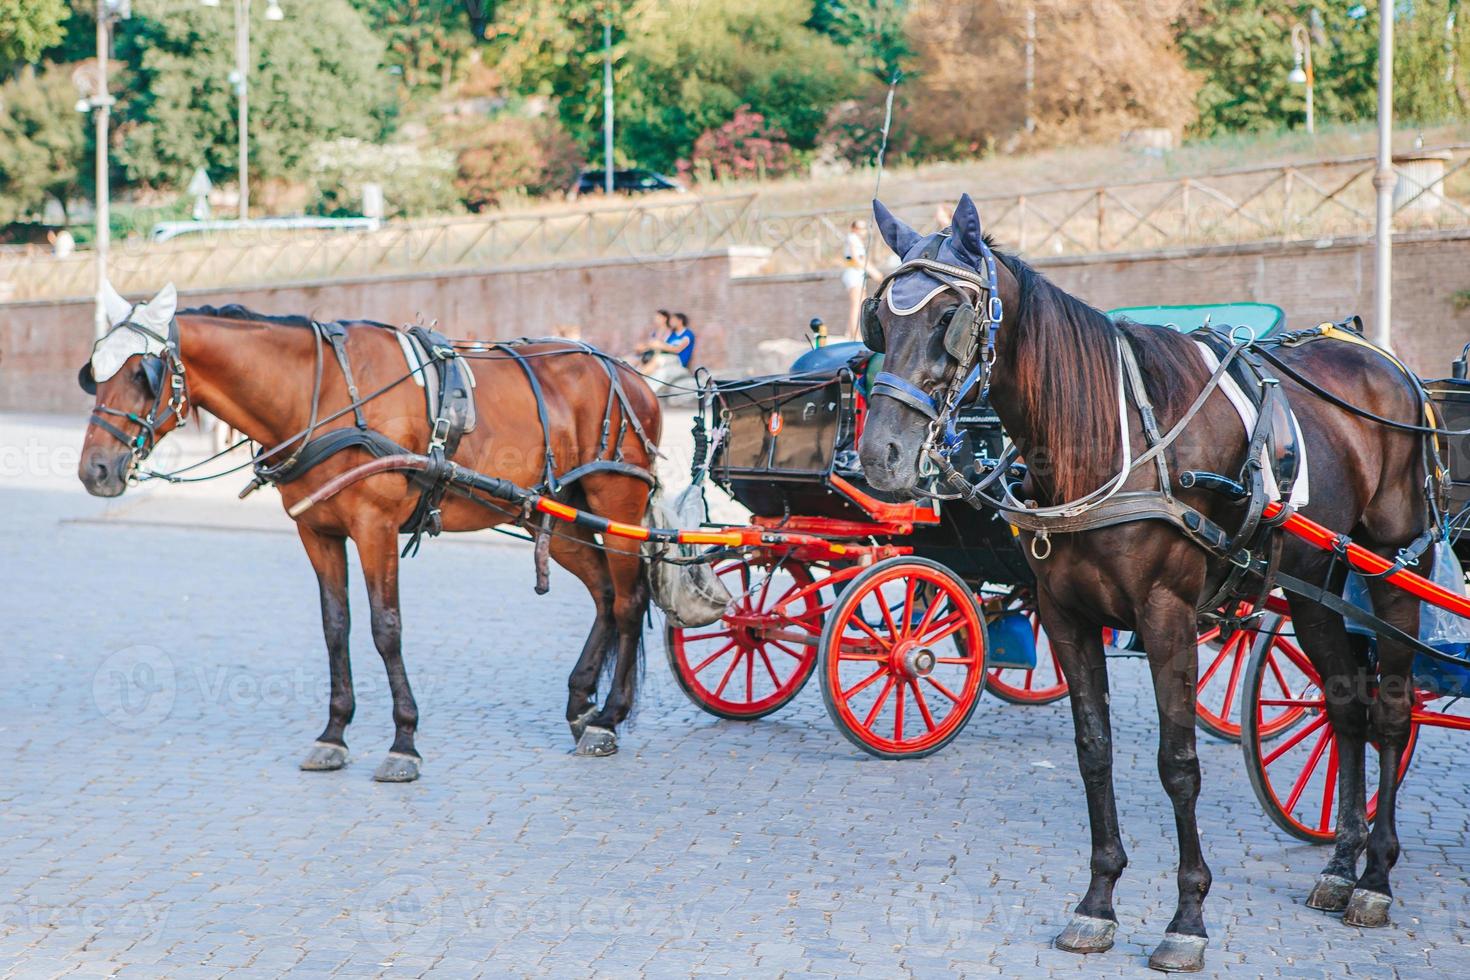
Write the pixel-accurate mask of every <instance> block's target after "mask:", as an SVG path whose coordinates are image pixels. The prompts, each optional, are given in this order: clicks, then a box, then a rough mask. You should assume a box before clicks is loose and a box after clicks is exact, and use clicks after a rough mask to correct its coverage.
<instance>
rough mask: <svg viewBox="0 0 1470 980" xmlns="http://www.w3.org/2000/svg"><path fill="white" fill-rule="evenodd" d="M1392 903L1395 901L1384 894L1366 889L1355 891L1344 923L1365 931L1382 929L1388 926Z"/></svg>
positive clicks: (1349, 900)
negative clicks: (1389, 909)
mask: <svg viewBox="0 0 1470 980" xmlns="http://www.w3.org/2000/svg"><path fill="white" fill-rule="evenodd" d="M1392 901H1393V899H1391V898H1389V897H1388V896H1387V895H1385V894H1383V893H1382V892H1370V891H1368V890H1367V889H1366V888H1357V889H1354V890H1353V897H1352V898H1350V899H1348V903H1347V911H1346V912H1344V913H1343V916H1342V921H1343V922H1344V923H1346V924H1347V925H1350V926H1358V927H1360V928H1363V929H1382V928H1383V927H1384V926H1386V925H1388V906H1389V903H1390V902H1392Z"/></svg>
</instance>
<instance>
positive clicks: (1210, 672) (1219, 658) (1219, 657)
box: [1194, 643, 1230, 691]
mask: <svg viewBox="0 0 1470 980" xmlns="http://www.w3.org/2000/svg"><path fill="white" fill-rule="evenodd" d="M1229 655H1230V644H1228V643H1226V644H1224V645H1223V646H1221V647H1220V652H1219V653H1218V654H1216V655H1215V659H1214V660H1212V661H1210V666H1209V668H1208V669H1207V670H1206V671H1205V672H1204V673H1203V674H1201V675H1200V677H1199V683H1198V684H1196V685H1195V688H1194V689H1195V690H1196V691H1200V690H1203V689H1204V687H1205V685H1206V684H1208V683H1209V682H1210V678H1211V677H1214V676H1215V671H1217V670H1219V669H1220V665H1221V664H1223V663H1224V662H1225V658H1226V657H1227V656H1229Z"/></svg>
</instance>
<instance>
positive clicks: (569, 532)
mask: <svg viewBox="0 0 1470 980" xmlns="http://www.w3.org/2000/svg"><path fill="white" fill-rule="evenodd" d="M550 548H551V557H552V558H553V559H555V560H556V563H557V564H558V565H560V566H562V567H563V568H565V569H566V570H567V571H569V572H571V573H572V574H573V575H575V576H576V577H577V578H578V579H579V580H580V581H581V582H582V584H583V585H584V586H586V588H587V593H588V595H590V596H591V597H592V603H593V605H594V606H595V607H596V615H595V618H594V619H593V621H592V628H591V630H590V631H589V632H588V634H587V640H586V642H585V643H583V644H582V653H581V656H579V657H578V658H577V663H576V665H575V666H574V667H573V668H572V672H571V673H570V674H569V675H567V714H566V720H567V727H568V728H570V729H571V732H572V741H574V742H579V741H581V738H582V733H583V732H584V731H585V730H586V728H587V723H588V722H589V721H590V720H591V719H592V717H593V716H594V715H595V714H597V679H598V677H599V676H600V675H601V673H602V670H603V665H604V664H605V663H606V661H607V659H608V654H609V653H610V652H611V650H612V647H613V646H614V645H615V643H616V641H617V625H616V624H615V623H614V622H613V599H614V591H613V582H612V576H611V575H610V574H609V573H608V569H607V560H606V558H604V557H603V555H602V552H600V551H598V550H597V548H596V547H595V546H594V543H593V541H592V536H591V534H590V533H589V532H587V531H585V530H583V529H582V528H578V527H574V526H557V527H553V528H552V529H551V532H550Z"/></svg>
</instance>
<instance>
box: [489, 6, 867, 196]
mask: <svg viewBox="0 0 1470 980" xmlns="http://www.w3.org/2000/svg"><path fill="white" fill-rule="evenodd" d="M604 12H605V13H606V14H607V16H608V18H609V20H610V21H611V23H612V25H613V42H614V44H613V56H614V59H615V61H614V73H615V86H614V87H615V91H616V106H615V112H616V116H617V121H618V127H617V140H618V150H619V152H620V155H621V156H622V158H623V159H624V160H631V161H636V162H637V163H638V164H640V165H642V166H647V167H653V168H656V169H667V168H670V167H672V166H673V164H674V163H675V161H676V160H677V159H679V158H680V157H683V156H687V155H688V154H689V152H690V150H691V149H692V147H693V145H694V141H695V140H696V139H697V138H698V137H699V135H700V134H701V133H704V132H705V131H707V130H710V129H713V128H716V127H718V126H720V125H722V124H724V123H726V122H728V121H729V120H730V119H732V118H733V117H734V116H735V111H736V109H737V108H738V107H740V106H742V105H749V106H751V108H752V110H753V111H755V112H757V113H759V114H761V115H762V116H763V117H765V119H766V120H767V121H768V122H769V123H770V124H771V125H772V126H774V127H776V128H779V129H780V130H782V131H783V132H785V133H786V136H787V139H788V140H789V141H790V144H791V146H792V147H793V148H794V149H796V150H798V151H802V150H809V149H811V148H812V147H813V146H814V145H815V143H816V140H817V137H818V135H819V134H820V132H821V129H822V125H823V122H824V121H825V119H826V116H827V113H828V111H829V110H830V109H831V108H832V106H833V105H835V104H836V103H837V102H838V100H840V99H841V98H843V97H844V95H845V94H846V93H848V92H850V91H851V90H852V89H853V88H854V87H855V86H856V84H857V78H858V74H857V69H856V68H855V67H854V66H853V65H852V64H851V63H850V62H851V59H849V58H847V57H844V54H843V51H842V49H841V48H840V47H839V46H838V45H837V44H836V43H835V42H834V41H833V40H832V39H831V38H829V37H826V36H824V35H822V34H819V33H817V32H816V31H814V30H812V29H811V28H810V27H809V26H807V23H806V22H807V20H808V19H809V18H810V16H811V12H812V6H811V2H810V0H763V2H762V3H759V4H752V3H750V2H749V0H565V2H563V3H559V4H548V3H544V2H540V0H510V2H507V3H505V4H503V5H501V7H500V8H498V13H497V21H496V25H495V30H496V34H495V37H494V44H495V49H496V54H497V58H498V65H499V67H500V69H501V70H502V71H503V72H504V73H505V77H506V78H507V80H508V82H509V83H510V84H511V85H512V86H513V87H514V88H515V89H516V90H518V91H520V92H521V93H523V94H526V95H543V96H552V97H555V98H556V100H557V112H558V114H559V115H560V116H561V119H562V122H563V123H564V124H565V125H566V127H567V129H568V130H569V131H570V132H571V133H572V134H573V135H574V136H575V137H576V138H577V139H578V140H579V141H580V142H582V144H583V145H584V146H586V147H587V148H588V150H589V151H593V152H594V153H595V151H596V150H597V149H598V136H599V133H600V130H601V126H602V47H603V45H602V23H603V20H602V18H603V15H604Z"/></svg>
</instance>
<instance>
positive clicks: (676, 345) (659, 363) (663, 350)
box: [638, 313, 694, 380]
mask: <svg viewBox="0 0 1470 980" xmlns="http://www.w3.org/2000/svg"><path fill="white" fill-rule="evenodd" d="M668 323H669V332H668V334H667V336H665V337H664V339H663V340H656V339H653V340H649V341H648V342H647V343H645V344H644V345H643V346H642V347H640V348H639V351H638V352H639V355H640V359H641V360H642V361H643V362H644V363H649V364H651V365H652V367H651V368H650V369H649V373H651V374H653V375H655V376H656V377H659V378H663V379H664V380H668V379H670V378H674V377H677V376H679V375H682V374H688V373H689V365H690V363H691V362H692V361H693V359H694V331H693V330H691V329H689V316H688V314H685V313H671V314H669V318H668Z"/></svg>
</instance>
